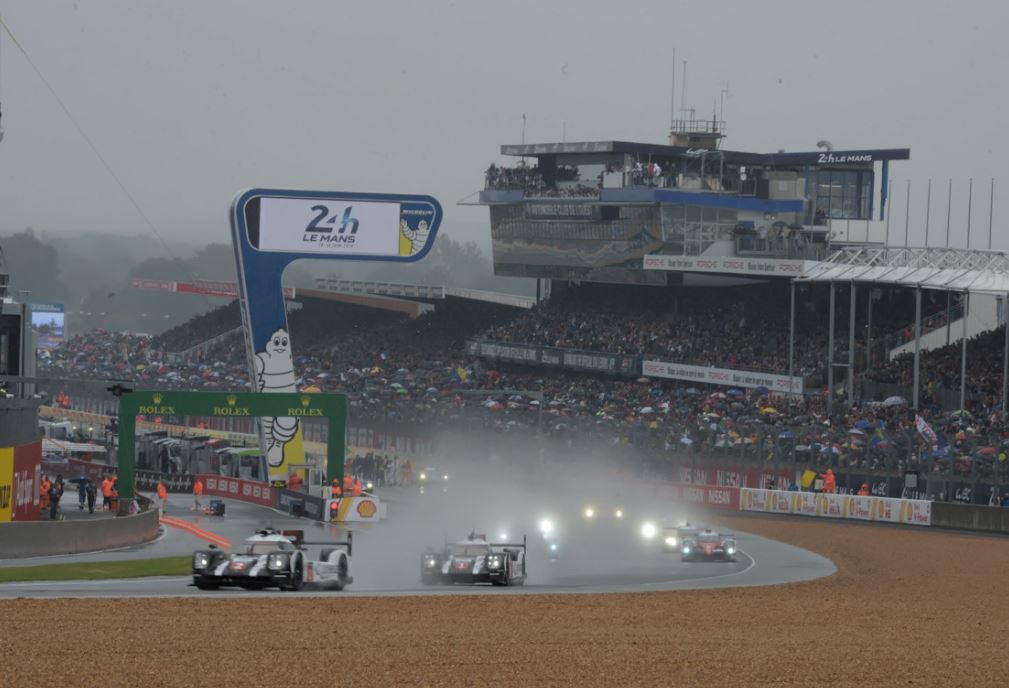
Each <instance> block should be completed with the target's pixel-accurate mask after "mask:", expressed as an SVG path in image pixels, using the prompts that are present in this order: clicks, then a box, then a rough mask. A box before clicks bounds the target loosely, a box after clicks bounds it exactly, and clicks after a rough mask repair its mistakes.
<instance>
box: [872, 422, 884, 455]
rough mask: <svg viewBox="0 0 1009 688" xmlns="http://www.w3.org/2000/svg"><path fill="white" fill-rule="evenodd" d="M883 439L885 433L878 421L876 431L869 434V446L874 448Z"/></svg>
mask: <svg viewBox="0 0 1009 688" xmlns="http://www.w3.org/2000/svg"><path fill="white" fill-rule="evenodd" d="M884 440H886V435H884V434H883V425H882V423H880V424H879V425H877V426H876V431H875V432H873V433H872V434H871V435H870V436H869V448H870V449H875V448H876V446H877V445H878V444H879V443H880V442H883V441H884Z"/></svg>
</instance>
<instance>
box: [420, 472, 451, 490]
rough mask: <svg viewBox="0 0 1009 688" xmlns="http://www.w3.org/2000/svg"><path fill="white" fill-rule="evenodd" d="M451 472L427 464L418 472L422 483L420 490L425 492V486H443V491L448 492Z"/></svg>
mask: <svg viewBox="0 0 1009 688" xmlns="http://www.w3.org/2000/svg"><path fill="white" fill-rule="evenodd" d="M448 479H449V474H448V473H447V472H445V471H444V470H441V469H439V468H437V467H435V466H425V467H424V468H422V469H421V470H420V472H419V473H418V474H417V482H418V483H419V484H420V491H421V493H422V494H423V493H424V491H425V488H428V487H431V488H441V491H442V492H448Z"/></svg>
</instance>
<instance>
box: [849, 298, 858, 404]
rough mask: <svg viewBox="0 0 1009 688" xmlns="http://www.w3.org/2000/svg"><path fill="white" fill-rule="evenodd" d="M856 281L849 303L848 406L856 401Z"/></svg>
mask: <svg viewBox="0 0 1009 688" xmlns="http://www.w3.org/2000/svg"><path fill="white" fill-rule="evenodd" d="M856 296H857V294H856V292H855V282H854V280H852V282H851V302H850V303H849V304H848V408H851V405H852V404H853V403H854V402H855V297H856Z"/></svg>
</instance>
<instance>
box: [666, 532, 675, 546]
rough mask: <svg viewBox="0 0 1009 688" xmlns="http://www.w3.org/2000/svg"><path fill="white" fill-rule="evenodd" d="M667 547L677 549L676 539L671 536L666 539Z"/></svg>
mask: <svg viewBox="0 0 1009 688" xmlns="http://www.w3.org/2000/svg"><path fill="white" fill-rule="evenodd" d="M666 545H667V546H669V547H676V538H675V537H673V536H672V535H670V536H669V537H667V538H666Z"/></svg>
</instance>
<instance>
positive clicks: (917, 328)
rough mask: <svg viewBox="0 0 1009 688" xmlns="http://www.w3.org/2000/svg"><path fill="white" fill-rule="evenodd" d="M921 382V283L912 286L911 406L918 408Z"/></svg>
mask: <svg viewBox="0 0 1009 688" xmlns="http://www.w3.org/2000/svg"><path fill="white" fill-rule="evenodd" d="M920 382H921V285H920V284H919V285H917V286H916V287H915V288H914V387H913V388H912V390H911V394H912V395H913V400H912V402H911V407H912V408H913V409H914V410H915V411H917V410H918V385H919V384H920Z"/></svg>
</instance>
